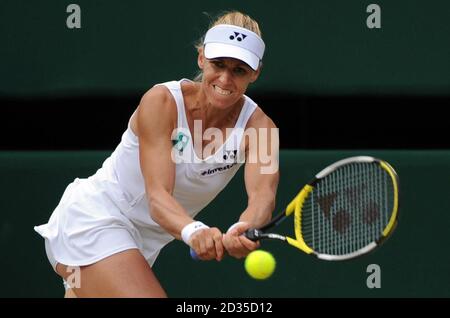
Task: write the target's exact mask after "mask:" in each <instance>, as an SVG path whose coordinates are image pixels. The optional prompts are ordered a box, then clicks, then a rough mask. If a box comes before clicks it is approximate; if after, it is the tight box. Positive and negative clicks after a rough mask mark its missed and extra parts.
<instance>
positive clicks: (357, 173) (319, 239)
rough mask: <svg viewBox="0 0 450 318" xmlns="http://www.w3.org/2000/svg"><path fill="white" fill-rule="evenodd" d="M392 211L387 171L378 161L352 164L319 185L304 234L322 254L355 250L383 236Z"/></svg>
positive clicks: (306, 210) (310, 201) (307, 207)
mask: <svg viewBox="0 0 450 318" xmlns="http://www.w3.org/2000/svg"><path fill="white" fill-rule="evenodd" d="M392 210H393V187H392V181H391V179H390V177H389V175H388V174H387V172H386V171H385V170H384V169H382V168H381V167H380V166H378V164H374V163H353V164H349V165H346V166H343V167H341V168H339V169H338V170H336V171H335V172H333V173H331V174H330V175H328V176H327V177H325V178H324V179H322V180H321V181H320V182H318V183H317V184H316V187H315V189H314V191H313V192H312V193H311V194H310V195H309V197H308V198H307V200H306V201H305V203H304V206H303V209H302V222H301V232H302V236H303V239H304V240H305V242H306V244H307V245H308V246H310V247H311V248H312V249H314V250H315V251H317V252H319V253H324V254H330V255H345V254H350V253H354V252H355V251H358V250H360V249H362V248H364V247H365V246H367V245H368V244H370V243H371V242H375V241H377V240H378V239H379V238H380V237H381V235H382V232H383V230H384V228H385V227H386V225H387V224H388V222H389V219H390V214H391V212H392Z"/></svg>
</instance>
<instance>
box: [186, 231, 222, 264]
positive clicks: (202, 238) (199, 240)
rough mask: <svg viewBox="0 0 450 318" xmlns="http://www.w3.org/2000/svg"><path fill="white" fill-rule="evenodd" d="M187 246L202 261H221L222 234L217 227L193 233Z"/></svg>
mask: <svg viewBox="0 0 450 318" xmlns="http://www.w3.org/2000/svg"><path fill="white" fill-rule="evenodd" d="M189 245H190V246H191V248H192V249H193V250H194V251H195V253H196V254H197V257H198V258H199V259H201V260H203V261H209V260H212V259H215V260H217V261H221V260H222V259H223V255H224V247H223V243H222V232H221V231H220V230H219V229H218V228H217V227H212V228H207V229H201V230H198V231H197V232H195V233H193V234H192V236H191V239H190V241H189Z"/></svg>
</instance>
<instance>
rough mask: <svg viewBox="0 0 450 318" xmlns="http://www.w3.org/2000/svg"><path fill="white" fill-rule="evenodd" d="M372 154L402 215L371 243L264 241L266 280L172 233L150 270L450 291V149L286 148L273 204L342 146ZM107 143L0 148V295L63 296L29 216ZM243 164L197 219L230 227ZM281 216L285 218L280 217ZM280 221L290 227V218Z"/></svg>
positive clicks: (362, 289) (219, 283) (198, 291)
mask: <svg viewBox="0 0 450 318" xmlns="http://www.w3.org/2000/svg"><path fill="white" fill-rule="evenodd" d="M360 154H365V155H374V156H377V157H380V158H383V159H385V160H387V161H388V162H390V163H391V164H392V165H393V166H394V167H395V168H396V170H397V172H398V174H399V176H400V182H401V184H400V187H401V197H400V199H401V201H400V204H401V207H400V219H399V225H398V227H397V229H396V231H395V232H394V234H393V236H392V237H391V238H389V240H388V241H386V242H385V244H384V245H383V246H382V247H380V248H379V249H377V250H376V251H374V252H372V253H370V254H368V255H365V256H363V257H361V258H358V259H356V260H352V261H344V262H326V261H321V260H317V259H315V258H314V257H311V256H308V255H306V254H303V253H302V252H299V251H297V250H296V249H294V248H290V247H289V246H287V245H285V244H284V243H278V242H263V243H262V246H261V247H262V248H263V249H266V250H268V251H270V252H272V253H273V254H274V256H275V257H276V260H277V269H276V271H275V273H274V275H273V276H272V277H271V278H269V279H268V280H265V281H256V280H253V279H251V278H250V277H249V276H247V274H246V272H245V270H244V263H243V260H236V259H234V258H231V257H228V258H225V259H224V261H222V262H220V263H217V262H215V261H211V262H199V261H193V260H192V259H191V258H190V255H189V249H188V247H187V246H186V245H185V244H184V243H181V242H180V241H174V242H172V243H170V244H169V245H168V246H167V247H166V248H165V249H163V251H162V252H161V254H160V256H159V257H158V259H157V261H156V263H155V265H154V270H155V272H156V275H157V277H158V278H159V279H160V281H161V283H162V284H163V286H164V287H165V289H166V291H167V293H168V294H169V296H170V297H274V298H277V297H301V298H305V297H306V298H308V297H450V289H449V286H450V273H449V271H448V264H449V263H450V255H449V253H448V252H447V251H448V242H449V237H448V229H449V228H450V214H449V213H448V211H449V210H450V201H449V200H448V189H449V188H450V151H373V150H366V151H363V150H358V151H307V150H285V151H282V153H281V157H280V162H281V167H280V172H281V182H280V187H279V191H278V198H277V208H276V211H280V210H281V209H283V208H284V207H285V205H286V204H287V203H289V202H290V201H291V199H292V197H293V196H294V195H295V194H296V193H297V192H298V190H299V189H300V188H301V187H302V186H303V184H304V183H306V182H308V181H309V180H310V179H311V177H312V176H313V175H315V174H316V173H317V172H318V171H320V170H321V169H322V168H323V167H324V166H326V165H328V164H330V163H332V162H334V161H336V160H338V159H342V158H345V157H347V156H353V155H360ZM107 156H109V152H95V151H93V152H3V153H1V152H0V171H2V174H3V177H2V178H1V179H0V189H2V200H1V201H0V211H2V222H1V227H0V248H1V249H2V250H3V251H4V253H3V257H2V258H1V268H2V272H3V273H4V275H3V279H2V285H1V288H0V297H62V296H63V293H64V291H63V286H62V280H61V279H60V278H59V277H58V276H57V275H56V274H55V273H54V272H53V269H52V268H51V266H50V264H49V263H48V262H47V258H46V256H45V251H44V240H43V239H42V238H41V237H40V236H39V235H38V234H37V233H35V232H34V231H33V226H34V225H38V224H42V223H45V222H46V221H47V220H48V217H49V216H50V214H51V212H52V210H53V209H54V208H55V207H56V205H57V203H58V202H59V198H60V196H61V195H62V192H63V191H64V189H65V187H66V185H67V184H68V183H70V182H71V181H73V179H74V178H75V177H87V176H89V175H91V174H93V173H94V172H95V171H96V170H97V169H98V167H100V165H101V163H102V161H103V160H104V159H105V158H106V157H107ZM245 202H246V195H245V188H244V185H243V182H242V169H241V170H240V172H239V173H238V175H237V176H236V177H235V178H234V179H233V181H232V182H231V184H230V185H229V186H228V187H227V188H226V189H225V190H224V191H223V192H222V193H221V194H220V195H219V196H218V197H217V198H216V199H215V201H214V202H213V204H212V205H210V206H209V207H208V208H206V209H205V210H204V211H203V212H202V213H201V214H199V217H198V218H197V219H199V220H201V221H203V222H205V223H206V224H209V225H215V226H218V227H219V228H221V229H222V230H226V229H227V228H228V227H229V226H230V225H231V224H233V223H234V222H236V220H237V219H238V215H239V214H240V213H241V212H242V211H243V209H244V208H245ZM286 221H287V220H286ZM280 231H281V232H282V233H289V234H291V235H292V233H293V232H292V231H293V223H292V222H290V221H287V222H285V223H284V224H283V225H282V226H281V228H280ZM370 264H378V265H379V266H380V268H381V288H380V289H369V288H368V287H367V285H366V280H367V277H368V276H369V273H367V272H366V270H367V266H368V265H370Z"/></svg>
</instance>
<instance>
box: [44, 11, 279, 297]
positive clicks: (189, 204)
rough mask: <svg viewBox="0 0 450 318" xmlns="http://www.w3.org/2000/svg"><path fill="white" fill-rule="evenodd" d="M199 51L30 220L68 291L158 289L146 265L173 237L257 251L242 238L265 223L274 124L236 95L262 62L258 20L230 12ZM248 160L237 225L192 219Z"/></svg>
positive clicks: (208, 246) (203, 250)
mask: <svg viewBox="0 0 450 318" xmlns="http://www.w3.org/2000/svg"><path fill="white" fill-rule="evenodd" d="M197 49H198V61H197V63H198V66H199V68H200V72H201V73H200V75H199V76H198V77H197V79H196V80H195V81H191V80H187V79H182V80H180V81H172V82H167V83H162V84H158V85H156V86H154V87H153V88H151V89H150V90H149V91H147V92H146V93H145V94H144V96H143V97H142V99H141V101H140V104H139V106H138V107H137V109H136V111H135V112H134V113H133V115H132V116H131V118H130V120H129V125H128V128H127V130H126V131H125V133H124V134H123V136H122V140H121V142H120V144H119V145H118V146H117V148H116V149H115V150H114V152H113V153H112V155H111V156H110V157H109V158H107V159H106V160H105V162H104V163H103V165H102V167H101V168H100V169H99V170H98V171H97V172H96V173H95V174H94V175H93V176H91V177H89V178H87V179H78V178H77V179H75V181H74V182H73V183H71V184H70V185H69V186H68V187H67V188H66V190H65V192H64V194H63V196H62V198H61V201H60V203H59V205H58V206H57V207H56V209H55V210H54V212H53V214H52V215H51V217H50V220H49V221H48V223H47V224H44V225H41V226H37V227H36V228H35V230H36V231H37V232H38V233H39V234H40V235H42V236H43V237H44V238H45V247H46V252H47V255H48V258H49V260H50V263H51V264H52V266H53V268H54V270H55V271H56V272H57V273H58V274H59V275H60V276H61V277H62V278H63V279H64V280H65V281H66V282H67V284H66V286H67V285H68V288H67V291H66V297H166V293H165V291H164V289H163V288H162V287H161V285H160V283H159V281H158V280H157V278H156V277H155V275H154V273H153V271H152V268H151V267H152V265H153V263H154V262H155V259H156V258H157V256H158V254H159V252H160V250H161V248H163V247H164V246H165V245H166V244H167V243H169V242H170V241H172V240H173V239H178V240H183V241H184V242H185V243H186V244H187V245H189V247H190V248H192V250H193V251H195V253H196V254H197V255H198V257H199V258H200V259H202V260H214V259H215V260H217V261H220V260H221V259H222V258H223V256H224V253H227V254H229V255H231V256H233V257H236V258H242V257H244V256H246V255H247V254H248V253H249V252H250V251H252V250H254V249H256V248H257V247H258V243H255V242H253V241H250V240H248V239H247V238H245V237H244V236H243V235H240V234H242V233H243V232H244V231H245V230H246V229H248V228H249V227H260V226H261V225H263V224H264V223H266V222H268V221H269V220H270V218H271V214H272V211H273V209H274V203H275V195H276V188H277V185H278V169H277V167H278V161H277V160H278V135H277V134H276V133H273V132H274V131H277V130H276V127H275V125H274V123H273V121H272V120H271V119H270V118H269V117H268V116H267V115H266V114H264V112H263V111H262V110H261V108H259V107H258V106H257V105H256V104H255V102H253V101H252V100H251V99H250V98H249V97H247V96H246V95H244V93H245V92H246V89H247V87H248V86H249V84H250V83H253V82H254V81H256V79H257V78H258V76H259V74H260V70H261V61H262V57H263V54H264V49H265V45H264V42H263V40H262V39H261V33H260V30H259V26H258V23H257V22H256V21H254V20H253V19H252V18H250V17H249V16H247V15H245V14H242V13H240V12H236V11H234V12H229V13H226V14H224V15H222V16H221V17H219V18H218V19H217V20H216V21H215V22H214V23H213V24H212V26H211V27H210V28H209V30H208V31H207V33H206V34H205V36H204V37H203V38H202V40H201V43H200V44H199V45H197ZM269 131H270V133H269ZM220 137H222V138H220ZM255 138H256V142H252V140H253V141H255ZM263 154H264V156H263ZM263 157H265V158H263ZM244 163H245V173H244V175H245V177H244V179H245V180H244V181H245V186H246V191H247V194H248V206H247V208H246V209H245V210H244V211H243V212H242V213H241V214H240V216H239V214H236V215H235V218H236V219H235V220H236V223H234V224H233V225H232V226H231V227H230V228H229V229H228V230H227V231H225V233H222V231H221V230H220V229H218V228H217V227H213V226H207V225H206V224H204V223H202V222H200V221H196V220H195V219H194V217H195V216H196V215H197V213H198V212H200V211H201V210H202V209H203V208H204V207H205V206H207V205H208V204H209V203H210V202H211V201H212V200H213V199H214V197H216V196H217V194H218V193H219V192H220V191H221V190H222V189H223V188H224V187H225V186H226V185H227V184H228V182H229V181H230V180H231V178H232V177H233V176H234V175H235V173H236V172H237V170H238V169H239V167H240V166H241V165H242V164H244ZM217 212H218V213H231V212H232V211H226V210H223V211H217ZM238 217H239V218H238ZM230 223H233V217H232V216H230ZM74 268H75V269H78V270H79V274H80V275H79V279H78V281H74V280H73V279H72V278H73V276H72V275H73V273H74ZM76 277H78V276H76ZM68 278H70V279H68Z"/></svg>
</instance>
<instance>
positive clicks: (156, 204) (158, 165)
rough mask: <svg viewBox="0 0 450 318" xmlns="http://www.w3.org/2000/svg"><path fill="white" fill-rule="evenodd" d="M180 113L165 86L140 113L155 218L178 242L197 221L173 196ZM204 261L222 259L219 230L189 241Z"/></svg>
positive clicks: (153, 92)
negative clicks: (174, 142) (174, 148)
mask: <svg viewBox="0 0 450 318" xmlns="http://www.w3.org/2000/svg"><path fill="white" fill-rule="evenodd" d="M176 122H177V110H176V106H175V102H174V100H173V99H172V97H171V95H170V92H169V91H168V90H167V88H165V87H163V86H156V87H154V88H152V89H151V90H149V91H148V92H147V93H146V94H145V95H144V96H143V97H142V99H141V102H140V104H139V107H138V110H137V127H136V128H137V134H138V137H139V159H140V165H141V170H142V174H143V176H144V180H145V190H146V193H147V197H148V199H149V206H150V211H151V212H150V213H151V217H152V219H153V220H154V221H155V222H157V223H158V224H159V225H160V226H161V227H162V228H163V229H164V230H166V231H167V232H168V233H170V234H171V235H173V236H174V237H175V238H177V239H181V231H182V230H183V228H184V227H185V226H186V225H188V224H190V223H192V222H194V220H193V219H192V217H191V216H190V215H188V213H187V212H186V210H185V209H184V208H183V207H182V206H181V205H180V204H179V203H178V202H177V201H176V200H175V198H174V197H173V196H172V193H173V190H174V185H175V163H174V162H173V160H172V156H171V151H172V141H171V136H172V132H173V130H174V129H175V127H176ZM186 243H189V245H190V246H191V247H192V248H194V250H195V251H196V252H197V254H198V256H199V257H200V258H201V259H213V258H215V259H218V260H219V259H221V258H222V256H223V247H222V233H221V232H220V230H218V229H217V228H209V229H202V230H199V231H197V232H195V233H194V234H193V235H192V236H191V239H190V241H189V242H186Z"/></svg>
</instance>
